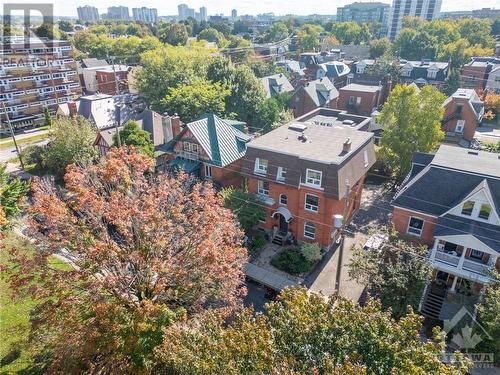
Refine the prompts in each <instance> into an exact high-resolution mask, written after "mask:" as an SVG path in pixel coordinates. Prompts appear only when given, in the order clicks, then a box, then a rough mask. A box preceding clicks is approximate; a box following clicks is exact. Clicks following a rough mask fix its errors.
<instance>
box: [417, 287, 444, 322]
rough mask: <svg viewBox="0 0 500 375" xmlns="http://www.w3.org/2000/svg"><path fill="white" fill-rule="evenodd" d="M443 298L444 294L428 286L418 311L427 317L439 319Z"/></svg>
mask: <svg viewBox="0 0 500 375" xmlns="http://www.w3.org/2000/svg"><path fill="white" fill-rule="evenodd" d="M444 298H445V294H443V293H436V292H435V291H433V290H432V288H428V290H427V293H426V295H425V298H424V302H423V304H422V308H421V309H420V312H421V313H422V314H423V315H425V316H427V317H429V318H432V319H437V320H439V315H440V313H441V308H442V307H443V302H444Z"/></svg>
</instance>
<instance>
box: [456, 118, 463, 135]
mask: <svg viewBox="0 0 500 375" xmlns="http://www.w3.org/2000/svg"><path fill="white" fill-rule="evenodd" d="M464 126H465V120H458V121H457V126H456V127H455V133H458V134H462V133H463V132H464Z"/></svg>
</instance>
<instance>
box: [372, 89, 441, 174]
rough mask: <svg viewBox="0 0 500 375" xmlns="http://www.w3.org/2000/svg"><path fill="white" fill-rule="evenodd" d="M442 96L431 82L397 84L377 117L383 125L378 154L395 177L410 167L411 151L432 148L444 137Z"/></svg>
mask: <svg viewBox="0 0 500 375" xmlns="http://www.w3.org/2000/svg"><path fill="white" fill-rule="evenodd" d="M445 98H446V97H445V96H444V95H443V94H442V93H440V92H439V91H437V90H436V89H435V88H434V87H432V86H424V87H423V88H422V89H421V90H420V92H418V93H417V91H416V89H415V87H413V86H406V85H398V86H396V87H395V88H394V89H393V90H392V92H391V94H390V95H389V98H388V100H387V102H386V103H385V104H384V107H383V109H382V112H381V113H380V115H379V116H377V118H376V121H377V122H378V123H379V124H380V125H381V127H382V128H383V133H382V139H381V155H382V157H383V158H384V159H385V160H386V161H387V163H388V164H389V166H390V168H391V169H392V171H393V172H394V174H395V176H396V178H397V180H402V179H403V178H404V177H405V176H406V174H407V173H408V172H409V170H410V168H411V160H412V157H413V154H414V153H415V152H417V151H421V152H431V151H433V150H434V149H435V148H436V147H437V146H438V144H439V141H440V140H441V139H442V138H443V137H444V132H443V131H442V130H441V119H442V118H443V114H444V108H443V102H444V100H445Z"/></svg>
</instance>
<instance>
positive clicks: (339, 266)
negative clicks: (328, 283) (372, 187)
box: [335, 179, 351, 294]
mask: <svg viewBox="0 0 500 375" xmlns="http://www.w3.org/2000/svg"><path fill="white" fill-rule="evenodd" d="M350 191H351V185H350V184H349V180H348V179H346V180H345V195H344V210H343V214H342V218H343V220H342V225H341V227H340V228H339V229H340V245H339V259H338V263H337V275H336V278H335V292H336V293H337V294H340V276H341V271H342V257H343V256H344V243H345V228H346V226H347V214H348V213H349V193H350Z"/></svg>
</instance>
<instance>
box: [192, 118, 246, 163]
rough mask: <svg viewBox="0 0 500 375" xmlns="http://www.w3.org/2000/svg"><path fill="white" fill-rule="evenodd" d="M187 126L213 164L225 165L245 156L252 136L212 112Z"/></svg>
mask: <svg viewBox="0 0 500 375" xmlns="http://www.w3.org/2000/svg"><path fill="white" fill-rule="evenodd" d="M186 127H187V128H188V129H189V130H190V131H191V133H192V134H193V135H194V137H195V138H196V139H197V140H198V142H199V143H200V145H201V147H203V149H204V150H205V152H206V153H207V155H208V157H209V158H210V161H211V163H212V164H213V165H216V166H218V167H225V166H226V165H228V164H231V163H232V162H234V161H236V160H238V159H240V158H242V157H243V156H245V152H246V143H247V142H248V141H250V139H251V137H250V136H249V135H248V134H245V133H243V132H241V131H239V130H238V129H236V128H235V127H234V126H232V125H231V124H229V123H228V122H227V121H226V120H223V119H221V118H220V117H218V116H216V115H214V114H212V113H210V114H207V115H205V116H203V117H202V118H200V119H198V120H196V121H193V122H190V123H189V124H187V125H186Z"/></svg>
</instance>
